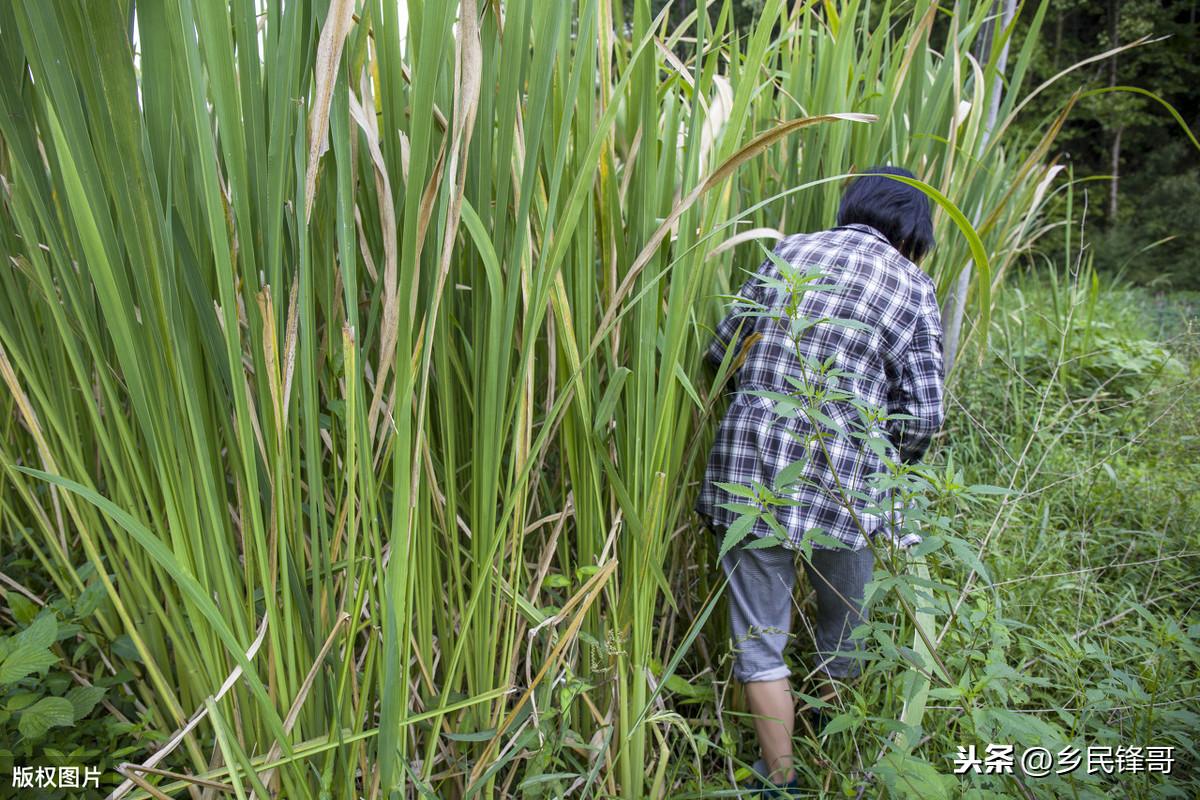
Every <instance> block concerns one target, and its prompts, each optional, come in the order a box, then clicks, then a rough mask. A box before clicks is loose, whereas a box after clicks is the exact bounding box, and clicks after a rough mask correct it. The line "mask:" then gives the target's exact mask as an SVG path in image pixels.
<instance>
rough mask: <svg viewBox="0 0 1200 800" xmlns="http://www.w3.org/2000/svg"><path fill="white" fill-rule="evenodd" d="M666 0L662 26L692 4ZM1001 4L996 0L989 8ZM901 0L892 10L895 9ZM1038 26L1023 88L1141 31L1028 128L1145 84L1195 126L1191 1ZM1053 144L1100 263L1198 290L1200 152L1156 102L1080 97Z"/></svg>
mask: <svg viewBox="0 0 1200 800" xmlns="http://www.w3.org/2000/svg"><path fill="white" fill-rule="evenodd" d="M763 2H764V0H734V3H733V12H734V18H735V24H736V26H737V28H738V29H739V30H747V29H748V25H749V23H750V22H751V21H752V20H753V19H754V17H755V15H756V14H757V13H758V12H759V10H760V9H761V8H762V5H763ZM626 5H627V6H631V5H632V3H627V4H626ZM667 5H670V6H671V9H670V12H669V15H670V18H671V22H672V23H673V24H672V26H671V27H674V24H678V23H679V22H681V21H682V20H683V19H684V17H685V16H686V15H687V14H688V13H689V12H690V11H692V10H693V9H694V8H695V7H696V6H695V3H694V2H690V0H653V7H654V13H656V14H657V13H658V12H659V11H660V10H661V9H662V8H663V7H664V6H667ZM879 5H880V7H881V8H882V5H883V4H882V3H880V4H879ZM1003 5H1004V3H1003V0H1001V1H1000V2H998V3H997V8H998V13H999V9H1000V8H1002V7H1003ZM904 6H905V4H903V3H900V4H897V5H895V6H894V7H893V9H894V11H895V13H897V14H899V13H903V12H904V11H905V8H904ZM716 7H717V4H714V6H713V8H716ZM946 7H947V9H950V8H952V4H946ZM1018 7H1020V4H1018ZM1036 7H1037V4H1036V2H1032V1H1030V2H1026V3H1025V4H1024V9H1023V10H1022V12H1021V14H1020V16H1019V18H1018V25H1017V29H1016V32H1015V34H1014V35H1015V36H1016V37H1017V38H1018V39H1019V38H1020V37H1023V36H1025V35H1027V32H1028V23H1029V20H1030V19H1032V17H1033V14H1034V11H1035V10H1036ZM710 13H714V12H712V11H711V10H710ZM1040 35H1041V39H1042V44H1041V47H1039V48H1038V51H1037V57H1036V60H1035V63H1034V64H1033V66H1032V68H1031V70H1030V75H1029V77H1028V78H1027V80H1026V84H1025V90H1026V91H1028V90H1029V89H1031V88H1033V87H1035V86H1037V85H1038V84H1040V83H1041V82H1042V81H1044V80H1046V79H1047V78H1049V77H1051V76H1053V75H1054V74H1056V73H1058V72H1059V71H1060V70H1062V69H1064V68H1066V67H1069V66H1070V65H1072V64H1074V63H1076V62H1079V61H1082V60H1084V59H1086V58H1088V57H1090V56H1094V55H1096V54H1099V53H1102V52H1104V51H1106V50H1109V49H1111V48H1113V47H1115V46H1119V45H1122V44H1127V43H1129V42H1133V41H1136V40H1138V39H1141V38H1143V37H1148V39H1149V41H1148V42H1147V43H1146V44H1143V45H1140V46H1138V47H1135V48H1133V49H1132V50H1127V51H1125V52H1123V53H1120V54H1119V55H1118V56H1116V57H1113V58H1109V59H1104V60H1101V61H1098V62H1096V63H1093V64H1089V65H1087V66H1085V67H1084V68H1082V69H1080V70H1078V71H1077V72H1075V73H1074V74H1073V75H1071V76H1069V77H1068V78H1067V79H1065V80H1063V81H1060V82H1058V83H1056V84H1055V85H1054V86H1052V87H1051V88H1050V89H1049V90H1048V91H1046V92H1044V93H1043V94H1042V95H1040V96H1039V97H1038V98H1036V99H1035V100H1034V102H1033V103H1031V104H1030V107H1029V109H1028V110H1027V112H1026V113H1025V114H1024V115H1023V119H1022V120H1021V121H1020V122H1021V124H1023V125H1027V126H1029V128H1030V130H1031V132H1032V131H1033V130H1034V129H1035V128H1037V127H1039V126H1041V125H1043V124H1045V122H1046V121H1047V119H1048V118H1049V117H1050V116H1051V115H1052V114H1054V113H1055V111H1057V110H1058V109H1060V108H1061V107H1062V106H1063V104H1064V103H1065V102H1067V100H1068V98H1069V97H1070V95H1071V93H1072V92H1075V91H1076V90H1080V91H1082V92H1086V91H1088V90H1090V89H1097V88H1102V87H1109V86H1135V87H1139V88H1141V89H1145V90H1147V91H1150V92H1153V93H1155V94H1157V95H1158V96H1159V97H1161V98H1162V99H1163V100H1165V101H1166V102H1168V103H1170V104H1171V105H1172V106H1173V107H1174V108H1175V109H1176V110H1177V111H1178V112H1179V113H1180V114H1181V115H1182V116H1183V118H1184V120H1185V121H1186V122H1187V125H1188V126H1189V128H1190V129H1191V130H1192V131H1193V132H1195V131H1197V130H1198V129H1200V0H1163V2H1151V0H1100V1H1099V2H1096V1H1095V0H1050V5H1049V8H1048V10H1047V14H1046V20H1045V23H1044V25H1043V27H1042V31H1041V34H1040ZM1056 150H1057V155H1058V157H1059V158H1060V163H1062V164H1064V165H1067V166H1069V167H1070V169H1071V172H1072V174H1073V175H1074V177H1075V179H1076V180H1078V181H1079V185H1078V190H1077V192H1076V198H1077V201H1078V198H1079V197H1080V196H1081V194H1083V193H1086V219H1085V221H1084V231H1085V237H1086V240H1087V241H1088V243H1089V244H1090V252H1091V254H1092V256H1093V257H1094V259H1095V264H1096V266H1097V267H1098V268H1099V269H1100V270H1101V271H1102V272H1103V273H1105V274H1107V275H1109V276H1119V277H1121V278H1123V279H1124V280H1126V281H1129V282H1131V283H1134V284H1138V285H1147V286H1154V287H1156V288H1162V289H1192V290H1196V289H1200V156H1198V154H1197V151H1196V149H1195V147H1194V146H1193V145H1192V143H1191V142H1190V141H1189V139H1188V137H1187V134H1186V133H1184V131H1183V130H1182V129H1181V128H1180V127H1179V125H1178V123H1177V122H1176V121H1175V120H1174V119H1173V118H1172V117H1171V115H1170V114H1169V113H1168V111H1167V110H1166V109H1165V108H1163V107H1162V106H1161V105H1159V104H1158V103H1156V102H1155V101H1154V100H1152V99H1150V98H1148V97H1145V96H1140V95H1136V94H1131V93H1127V92H1112V93H1106V94H1099V95H1096V96H1092V97H1086V98H1083V99H1081V100H1080V101H1079V103H1078V104H1077V105H1076V107H1075V109H1074V111H1073V112H1072V114H1071V116H1070V118H1069V119H1068V121H1067V124H1066V127H1065V128H1064V130H1063V132H1062V133H1061V134H1060V136H1059V137H1058V141H1057V144H1056ZM1078 205H1079V203H1078V202H1077V206H1078Z"/></svg>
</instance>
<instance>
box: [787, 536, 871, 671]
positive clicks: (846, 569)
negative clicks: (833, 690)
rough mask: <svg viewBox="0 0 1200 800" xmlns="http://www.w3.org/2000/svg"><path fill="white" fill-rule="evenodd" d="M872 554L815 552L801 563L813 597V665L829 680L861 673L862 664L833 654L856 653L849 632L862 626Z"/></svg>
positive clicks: (857, 648) (864, 551)
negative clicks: (815, 618) (805, 571)
mask: <svg viewBox="0 0 1200 800" xmlns="http://www.w3.org/2000/svg"><path fill="white" fill-rule="evenodd" d="M874 565H875V554H874V553H873V552H872V551H871V548H869V547H864V548H863V549H861V550H816V549H814V550H813V551H812V561H811V562H808V561H805V563H804V567H805V569H806V570H807V572H808V580H809V582H810V583H811V584H812V587H813V591H815V592H816V595H817V624H816V634H815V638H816V649H817V655H816V664H815V666H816V667H817V669H818V670H820V671H823V672H825V673H826V674H827V675H829V676H830V677H833V678H843V679H844V678H854V677H857V676H858V675H859V673H861V672H862V663H861V662H860V661H859V660H858V659H856V658H852V657H848V656H835V655H834V653H837V652H858V651H859V650H860V649H861V648H860V647H859V646H858V643H856V642H854V641H852V640H851V639H850V632H851V631H852V630H854V627H855V626H856V625H859V624H860V623H862V622H864V621H865V619H864V617H863V615H862V600H863V589H864V587H865V586H866V584H867V582H868V581H870V580H871V575H872V572H873V570H874Z"/></svg>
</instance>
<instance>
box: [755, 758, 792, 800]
mask: <svg viewBox="0 0 1200 800" xmlns="http://www.w3.org/2000/svg"><path fill="white" fill-rule="evenodd" d="M751 769H752V770H753V771H754V777H753V778H751V779H750V780H749V781H748V782H747V783H746V785H745V787H743V788H744V790H745V792H747V793H749V795H750V796H751V797H755V798H764V800H765V798H770V799H771V800H792V798H797V797H801V796H802V795H801V794H800V778H799V776H797V777H795V778H792V779H791V780H790V781H788V782H787V783H771V782H770V781H769V780H768V779H767V777H766V776H767V775H768V773H769V770H768V769H767V762H765V761H763V760H762V759H761V758H760V759H759V760H758V761H755V762H754V766H752V767H751Z"/></svg>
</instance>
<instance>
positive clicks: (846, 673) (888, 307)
mask: <svg viewBox="0 0 1200 800" xmlns="http://www.w3.org/2000/svg"><path fill="white" fill-rule="evenodd" d="M867 173H869V174H863V175H861V176H859V177H857V178H855V179H853V181H852V182H851V184H850V185H849V187H848V188H847V190H846V191H845V193H844V194H843V196H842V199H841V203H840V205H839V208H838V215H837V226H836V227H834V228H833V229H831V230H827V231H821V232H818V233H812V234H798V235H793V236H789V237H786V238H785V239H783V240H782V241H781V242H779V244H778V246H777V247H776V248H775V255H776V257H778V258H779V259H781V260H782V261H783V262H785V263H786V264H787V265H790V266H791V267H793V268H795V269H796V270H797V271H798V272H799V273H808V274H809V275H812V274H820V275H822V276H823V277H821V278H820V279H819V280H816V281H815V282H814V283H816V284H820V287H818V288H813V289H812V290H810V291H803V292H799V293H796V294H795V295H793V291H792V290H791V289H790V288H789V287H790V286H792V284H789V283H788V281H787V276H785V275H784V274H783V273H781V271H780V269H779V268H778V267H777V266H776V264H775V262H774V261H773V260H772V259H770V258H768V259H767V260H766V261H764V262H763V263H762V265H761V266H760V267H759V269H758V271H757V272H756V273H755V274H754V275H751V276H750V278H749V279H747V281H746V282H745V283H744V284H743V286H742V287H741V290H740V291H739V293H738V297H739V299H738V300H737V301H736V302H735V303H734V304H733V307H732V308H731V309H730V310H729V313H728V315H727V316H725V317H724V318H723V319H722V320H721V322H720V323H719V324H718V326H717V329H716V335H715V337H714V338H713V340H712V342H711V345H710V346H709V348H708V350H707V352H706V354H705V355H706V358H707V359H708V360H709V361H711V362H712V363H714V364H718V365H719V364H720V363H722V361H723V359H724V358H725V356H726V353H727V352H728V351H729V350H730V349H732V353H731V363H733V364H736V365H737V366H736V369H735V371H734V372H733V380H734V382H735V384H736V391H735V393H734V395H733V398H732V400H731V402H730V404H729V407H728V409H727V411H726V413H725V415H724V417H723V418H722V420H721V423H720V425H719V427H718V429H717V433H716V436H715V438H714V441H713V445H712V449H711V451H710V453H709V457H708V463H707V467H706V469H705V475H704V480H703V483H702V486H701V491H700V494H699V497H698V499H697V501H696V506H695V508H696V511H697V512H698V513H699V514H700V516H701V517H702V519H703V520H704V522H705V524H706V526H707V527H708V528H710V529H711V530H712V531H713V532H714V533H715V534H716V535H717V536H718V537H720V538H719V539H718V542H722V541H723V540H724V538H725V535H726V533H727V532H728V530H729V528H730V526H732V525H733V524H734V523H735V521H736V520H737V519H738V518H739V516H740V514H739V512H738V511H737V510H734V509H729V508H727V507H725V505H726V504H737V503H741V504H745V503H747V500H746V498H745V497H742V496H738V495H736V494H734V493H732V492H730V491H728V490H727V489H725V488H723V487H721V486H720V485H719V484H722V483H724V484H740V485H742V486H747V487H752V486H754V484H755V483H759V484H762V485H763V486H766V487H768V488H772V489H773V488H774V487H776V485H777V484H776V479H777V478H778V477H779V474H780V471H781V470H782V469H783V468H784V467H785V466H788V465H790V464H792V465H794V464H795V463H796V462H805V463H804V464H803V469H802V470H801V471H800V473H799V475H800V476H801V477H800V478H798V479H797V481H796V483H794V484H792V483H790V481H789V487H790V489H791V493H790V494H788V495H787V497H788V500H789V502H788V503H787V504H786V505H782V506H780V507H777V508H774V509H773V511H772V513H773V515H774V518H775V519H776V520H777V521H778V523H779V525H780V526H781V528H782V529H783V530H785V531H786V532H787V534H788V535H787V538H786V539H782V540H781V541H779V542H778V543H776V544H772V545H770V546H761V544H765V543H761V544H760V546H759V547H756V548H746V547H744V545H745V544H748V543H750V542H752V541H753V540H754V539H753V538H751V537H754V538H761V537H764V536H775V537H776V538H777V539H779V538H781V537H779V536H778V533H777V531H775V530H774V529H773V528H772V527H771V526H770V525H769V523H767V522H766V520H765V519H763V518H761V516H760V517H758V518H755V519H754V521H753V524H752V525H751V527H750V528H749V529H748V531H747V533H746V538H745V539H743V540H742V542H741V545H738V546H732V547H731V548H730V549H729V550H728V552H727V553H726V555H725V556H724V557H723V558H722V560H721V564H722V567H723V569H724V571H725V573H726V574H727V575H728V577H729V583H728V587H727V591H728V598H729V615H730V626H731V629H732V633H733V637H734V641H735V659H734V669H733V673H734V677H735V679H737V680H738V681H739V682H741V683H743V684H744V685H745V690H746V695H747V699H748V701H749V706H750V710H751V713H752V715H754V717H755V727H756V730H757V734H758V742H759V747H760V750H761V755H762V758H761V759H760V761H759V762H758V763H757V764H756V765H755V766H756V770H757V771H758V772H759V774H760V775H761V776H763V778H769V780H770V782H771V783H772V784H774V785H775V786H779V787H788V786H795V785H796V775H795V771H794V769H793V766H792V741H791V740H792V731H793V729H794V722H795V720H794V706H793V699H792V693H791V686H790V682H789V680H788V676H789V675H790V674H791V671H790V670H789V668H788V666H787V665H786V664H785V662H784V659H783V651H784V646H785V645H786V643H787V641H788V639H789V637H790V635H791V611H792V605H793V600H792V590H793V586H794V583H795V577H796V564H795V556H796V551H797V550H799V549H800V544H801V542H802V541H804V540H805V539H806V538H807V540H808V541H809V542H810V543H811V558H806V559H804V560H803V561H804V567H805V570H806V572H807V574H808V579H809V581H810V583H811V584H812V587H813V590H814V592H815V594H816V599H817V619H816V621H815V626H814V627H815V631H814V638H815V645H816V651H817V652H816V663H815V669H814V672H813V674H814V675H816V676H818V680H819V683H818V687H817V691H819V692H821V695H820V696H821V698H822V699H824V700H830V699H832V698H833V697H834V696H835V693H836V686H837V683H836V682H837V681H841V682H843V683H845V682H848V681H850V680H852V679H854V678H856V677H857V676H858V675H859V674H860V672H861V665H860V659H858V658H856V657H855V652H856V650H857V646H856V644H855V643H854V642H852V640H851V637H850V632H851V631H852V630H853V628H854V627H855V626H856V625H857V624H859V623H860V622H861V621H863V616H862V614H863V609H862V600H863V590H864V586H865V584H866V583H867V581H869V580H870V578H871V576H872V571H873V559H874V556H873V553H874V550H873V548H872V544H879V541H878V540H879V539H880V537H879V536H878V535H877V534H878V533H879V532H880V531H885V532H886V536H884V537H883V538H885V539H890V540H891V541H893V542H895V543H896V544H897V545H898V546H900V547H907V546H910V545H912V544H914V543H915V542H918V541H920V536H919V535H918V534H916V533H914V532H911V531H910V532H898V531H897V527H896V525H895V524H894V523H895V514H894V513H893V514H890V515H889V514H881V513H879V510H880V508H881V507H882V506H881V505H880V504H879V503H878V502H875V503H874V504H873V503H872V502H871V497H872V495H871V494H870V491H871V490H870V481H869V476H870V475H871V474H872V473H879V472H883V471H884V469H885V462H884V461H883V459H882V458H881V457H880V455H879V454H878V453H877V452H876V451H875V450H874V449H872V448H870V447H868V446H865V445H864V444H863V437H862V436H859V437H855V436H850V435H841V436H837V437H829V438H822V439H817V438H815V437H814V436H813V434H814V432H815V431H816V430H817V429H818V427H820V424H819V423H817V422H814V420H815V419H818V417H816V416H814V415H808V414H805V413H799V414H796V415H795V416H792V417H789V418H787V419H784V420H781V419H780V418H779V417H778V416H777V415H776V411H775V410H774V409H775V402H774V401H773V400H772V399H771V398H765V397H761V396H758V395H755V394H752V392H753V391H755V390H760V391H761V390H765V391H771V392H778V393H787V394H789V395H791V396H793V397H795V396H797V395H798V393H797V390H796V386H797V384H795V383H793V381H794V380H797V379H799V380H808V381H815V380H817V379H818V378H819V371H818V370H817V369H816V367H815V366H814V365H824V367H825V368H827V370H828V368H830V367H833V368H836V369H837V370H838V372H837V373H836V374H837V376H838V380H837V382H836V386H837V388H838V389H839V390H840V391H841V392H842V393H843V394H841V395H837V394H836V393H830V394H827V395H825V396H828V397H834V398H836V397H839V396H840V397H841V398H843V399H832V400H829V401H827V402H822V403H821V404H820V411H821V412H822V414H823V415H824V418H825V419H832V420H833V421H836V422H837V423H838V426H839V427H842V428H843V433H844V432H845V429H850V428H853V427H854V424H855V421H857V420H861V419H863V417H862V415H860V414H859V413H858V412H857V411H856V407H857V408H871V409H879V410H880V412H881V413H880V414H879V415H878V416H876V417H874V419H875V420H876V421H877V422H876V423H873V424H874V425H875V426H876V429H877V430H878V431H879V432H880V433H882V434H883V435H884V442H885V452H886V453H887V455H888V456H889V457H890V458H891V459H892V460H893V461H897V460H898V461H901V462H905V463H912V462H915V461H917V460H919V459H920V458H921V457H922V456H923V454H924V453H925V451H926V449H927V447H928V446H929V443H930V440H931V438H932V437H933V435H934V434H935V433H936V432H937V430H938V429H939V428H940V427H941V424H942V421H943V399H942V398H943V375H942V372H943V361H942V359H943V356H942V329H941V319H940V314H939V307H938V303H937V296H936V292H935V287H934V284H933V281H932V280H931V279H930V277H929V276H928V275H926V274H925V273H924V272H923V271H922V270H921V269H920V268H919V267H918V266H917V264H918V263H919V262H920V261H921V259H922V258H923V257H924V256H925V255H926V254H927V253H928V252H929V250H930V249H931V247H932V246H933V223H932V219H931V214H930V204H929V200H928V198H927V197H926V196H925V195H924V194H923V193H922V192H921V191H920V190H918V189H917V188H915V187H913V186H910V185H908V184H906V183H903V182H901V181H897V180H893V179H892V178H889V177H882V176H886V175H898V176H903V177H907V178H912V177H913V175H912V173H911V172H909V171H908V170H904V169H900V168H895V167H875V168H872V169H870V170H867ZM789 301H790V302H789ZM785 309H786V311H784V310H785ZM781 314H786V317H787V318H789V319H807V320H819V321H821V323H820V324H816V325H813V326H811V327H808V328H807V329H806V330H805V331H804V333H803V334H802V335H800V336H799V337H797V336H796V335H795V334H794V333H793V331H794V330H795V328H794V327H789V326H785V325H780V324H779V321H780V319H781V318H782V317H781ZM847 320H849V321H850V322H849V323H848V322H847ZM826 374H831V373H830V372H828V371H826ZM789 378H791V379H792V380H789ZM810 396H811V395H810ZM892 415H898V416H897V417H896V418H893V417H892ZM863 424H866V423H863ZM795 470H796V467H795V466H793V468H792V470H791V473H790V474H797V473H796V472H795ZM872 510H874V511H875V512H876V513H874V514H873V513H872ZM744 524H745V523H743V525H744ZM811 531H816V532H818V533H819V534H821V535H817V536H812V535H811V534H810V533H809V532H811ZM868 537H870V538H871V540H872V541H870V542H869V541H868ZM805 549H807V546H806V548H805Z"/></svg>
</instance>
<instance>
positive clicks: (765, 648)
mask: <svg viewBox="0 0 1200 800" xmlns="http://www.w3.org/2000/svg"><path fill="white" fill-rule="evenodd" d="M721 565H722V567H724V569H725V572H726V574H727V575H729V586H728V588H727V590H726V591H727V592H728V599H729V619H730V627H731V629H732V633H733V638H734V649H735V652H736V657H735V660H734V668H733V673H734V677H735V678H736V679H737V680H738V681H740V682H741V683H743V684H745V686H746V697H747V699H748V700H749V703H750V711H751V713H752V714H754V716H755V720H754V727H755V730H756V732H757V733H758V742H759V747H760V749H761V750H762V756H763V761H764V762H765V763H766V765H767V770H768V771H769V773H770V775H769V778H770V780H771V781H772V782H773V783H776V784H783V783H787V782H788V781H790V780H792V779H793V778H794V777H795V773H794V772H793V770H792V729H793V725H794V724H795V709H794V707H793V702H792V691H791V686H790V685H789V682H788V675H790V674H791V670H789V669H788V667H787V665H786V664H785V663H784V661H783V649H784V647H785V646H786V645H787V642H788V639H789V638H790V631H791V612H792V588H793V586H795V581H796V562H795V554H794V553H793V551H791V550H788V549H786V548H783V547H767V548H762V549H755V550H746V549H743V548H740V547H736V548H734V549H733V550H731V551H730V552H729V553H727V554H726V555H725V558H724V559H722V561H721Z"/></svg>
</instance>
